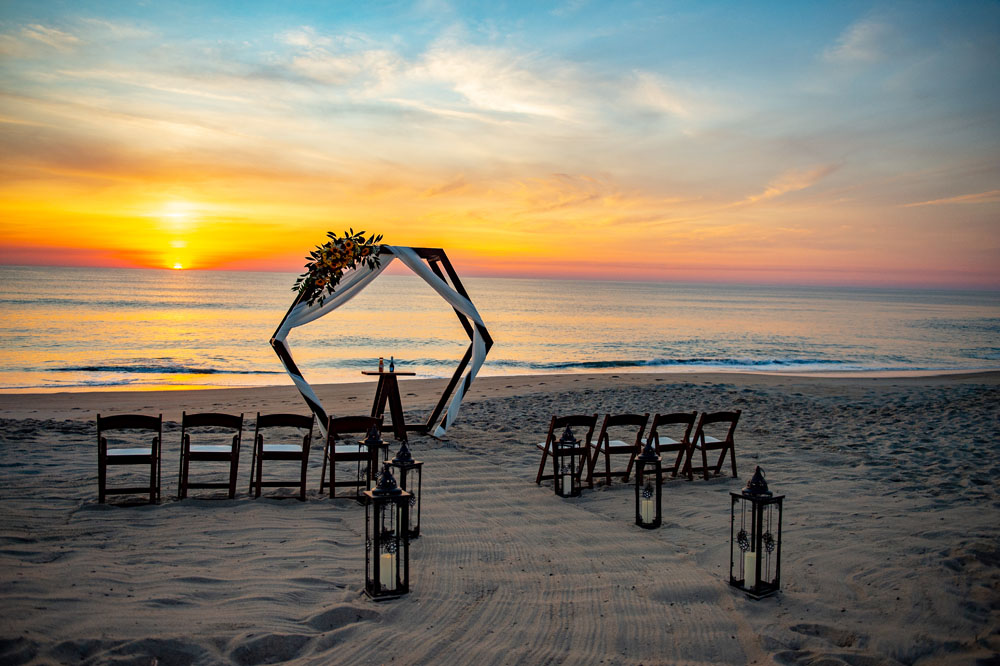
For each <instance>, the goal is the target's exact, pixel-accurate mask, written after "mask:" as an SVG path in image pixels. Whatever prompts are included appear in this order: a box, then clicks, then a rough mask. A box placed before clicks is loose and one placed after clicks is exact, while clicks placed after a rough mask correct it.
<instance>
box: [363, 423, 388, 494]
mask: <svg viewBox="0 0 1000 666" xmlns="http://www.w3.org/2000/svg"><path fill="white" fill-rule="evenodd" d="M358 445H359V446H363V447H365V449H366V450H367V451H368V458H367V462H365V461H363V460H358V488H367V489H368V490H371V489H372V488H374V487H375V485H376V484H377V483H378V469H379V466H380V465H379V459H380V456H379V451H383V450H387V449H388V446H386V443H385V442H384V441H383V440H382V435H381V433H379V431H378V428H377V427H375V426H372V427H371V428H369V429H368V434H367V435H365V438H364V439H363V440H361V441H359V442H358Z"/></svg>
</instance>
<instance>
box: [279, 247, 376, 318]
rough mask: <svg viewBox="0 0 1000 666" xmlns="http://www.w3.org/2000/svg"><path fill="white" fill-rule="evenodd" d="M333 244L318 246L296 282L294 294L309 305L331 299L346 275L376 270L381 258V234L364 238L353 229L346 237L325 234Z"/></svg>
mask: <svg viewBox="0 0 1000 666" xmlns="http://www.w3.org/2000/svg"><path fill="white" fill-rule="evenodd" d="M326 235H327V236H328V237H329V238H330V240H328V241H327V242H326V243H323V244H322V245H317V246H316V249H315V250H314V251H313V252H310V253H309V257H308V258H307V259H308V261H307V262H306V272H305V273H303V274H302V275H300V276H299V278H298V279H297V280H295V286H294V287H292V291H299V292H302V294H303V299H305V300H306V301H307V302H308V303H309V305H312V304H313V303H315V302H316V301H317V300H318V301H319V304H320V305H322V304H323V301H324V300H325V299H326V297H327V296H328V295H331V294H333V292H334V290H335V289H336V287H337V285H338V284H340V279H341V278H342V277H343V276H344V271H346V270H348V269H350V268H354V267H356V266H358V265H359V264H363V265H365V266H367V267H368V268H377V267H378V266H379V263H380V262H381V259H380V258H379V253H378V250H379V246H378V243H379V241H381V240H382V234H378V235H375V234H372V235H371V236H369V237H368V238H365V232H364V231H359V232H357V233H355V232H354V229H351V230H350V231H345V232H344V235H343V237H340V236H338V235H337V234H335V233H333V232H332V231H330V232H328V233H327V234H326Z"/></svg>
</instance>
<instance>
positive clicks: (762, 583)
mask: <svg viewBox="0 0 1000 666" xmlns="http://www.w3.org/2000/svg"><path fill="white" fill-rule="evenodd" d="M729 495H730V498H731V499H732V504H731V507H730V516H729V531H730V543H729V584H730V585H732V586H733V587H737V588H739V589H741V590H743V591H744V592H746V593H747V594H748V595H749V596H751V597H753V598H754V599H760V598H762V597H766V596H769V595H771V594H774V593H775V592H777V591H778V588H779V586H780V583H781V514H782V505H783V500H784V499H785V496H784V495H778V496H775V495H774V494H773V493H771V491H770V490H768V488H767V482H766V481H765V480H764V472H763V470H761V468H760V467H757V470H756V471H755V472H754V474H753V478H751V479H750V481H748V482H747V485H746V487H745V488H744V489H743V491H742V492H740V493H730V494H729ZM737 506H738V507H739V508H737Z"/></svg>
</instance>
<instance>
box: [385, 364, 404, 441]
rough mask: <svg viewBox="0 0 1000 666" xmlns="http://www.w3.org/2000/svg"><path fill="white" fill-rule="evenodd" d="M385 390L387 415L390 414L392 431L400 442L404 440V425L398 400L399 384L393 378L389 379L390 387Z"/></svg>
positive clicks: (401, 405)
mask: <svg viewBox="0 0 1000 666" xmlns="http://www.w3.org/2000/svg"><path fill="white" fill-rule="evenodd" d="M387 389H388V391H387V392H388V393H389V413H390V414H392V429H393V431H394V432H395V433H396V439H398V440H400V441H402V440H404V439H406V423H405V422H404V421H403V403H402V402H401V401H400V398H399V382H398V381H397V380H396V378H395V377H391V378H390V386H388V387H387Z"/></svg>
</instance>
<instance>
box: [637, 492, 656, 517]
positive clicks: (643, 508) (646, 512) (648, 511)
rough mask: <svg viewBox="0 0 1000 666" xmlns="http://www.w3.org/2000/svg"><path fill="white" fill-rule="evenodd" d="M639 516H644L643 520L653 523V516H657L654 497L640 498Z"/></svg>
mask: <svg viewBox="0 0 1000 666" xmlns="http://www.w3.org/2000/svg"><path fill="white" fill-rule="evenodd" d="M639 517H640V518H642V522H644V523H651V522H653V518H655V517H656V511H655V509H654V508H653V498H652V497H650V498H648V499H647V498H645V497H644V498H642V499H641V500H639Z"/></svg>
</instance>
